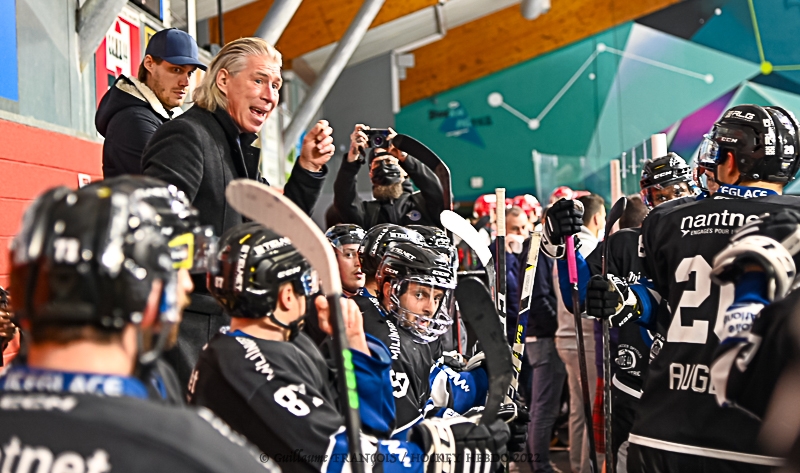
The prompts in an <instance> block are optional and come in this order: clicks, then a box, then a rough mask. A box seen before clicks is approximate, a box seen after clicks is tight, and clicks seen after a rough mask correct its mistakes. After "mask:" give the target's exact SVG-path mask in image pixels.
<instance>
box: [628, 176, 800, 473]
mask: <svg viewBox="0 0 800 473" xmlns="http://www.w3.org/2000/svg"><path fill="white" fill-rule="evenodd" d="M735 196H741V197H735ZM745 196H751V197H755V198H744V197H745ZM665 205H666V204H665ZM787 205H788V206H792V207H800V198H798V197H793V196H779V195H775V193H774V192H772V191H768V190H764V189H757V188H745V187H736V186H723V187H722V188H721V189H720V191H718V192H717V193H716V194H714V195H713V196H712V197H709V198H706V199H702V200H698V201H696V202H691V203H686V204H683V205H677V206H666V207H664V206H659V207H656V208H655V209H654V210H653V211H652V212H651V213H650V215H648V217H647V218H646V219H645V221H644V224H643V227H642V239H641V243H642V244H641V248H640V256H642V257H643V266H644V270H645V275H646V276H647V277H648V278H649V279H650V280H651V281H652V283H653V285H654V287H655V289H656V290H657V291H658V293H659V294H660V295H661V296H662V297H663V298H664V299H666V301H667V303H668V305H669V308H670V310H669V311H659V312H658V317H659V318H661V319H663V320H659V321H658V325H660V326H663V327H665V330H664V333H663V335H664V342H663V346H661V349H660V353H659V355H658V356H657V357H655V359H654V360H653V362H652V363H651V364H650V366H649V372H648V376H647V380H646V381H645V385H644V393H643V395H642V398H641V402H640V404H639V410H638V413H637V418H636V421H635V423H634V426H633V430H632V433H631V436H630V441H631V442H632V443H635V444H639V445H644V446H649V447H653V448H657V449H662V450H668V451H673V452H680V453H687V454H693V455H701V456H707V457H713V458H721V459H727V460H732V461H738V462H745V463H752V464H760V465H777V464H779V463H780V460H779V459H777V458H772V457H767V456H764V455H761V453H760V452H759V450H758V448H757V442H756V436H757V434H758V429H759V427H760V422H758V421H757V420H756V419H754V418H753V417H751V416H748V415H746V414H745V413H743V412H741V411H739V410H735V409H727V408H722V407H720V406H718V405H717V402H716V399H715V392H716V389H715V387H714V385H713V384H712V383H711V381H710V378H709V371H710V366H711V363H712V361H713V355H714V352H715V350H716V349H717V346H718V344H719V341H720V338H721V337H722V333H721V332H722V328H723V325H724V323H723V318H722V317H719V315H720V314H722V313H723V312H724V311H725V310H727V308H728V307H729V306H730V304H731V302H732V301H733V286H732V285H727V286H722V287H719V286H717V285H716V284H714V283H712V281H711V278H710V272H711V263H712V262H713V259H714V256H715V255H716V254H717V253H718V252H719V251H720V250H722V249H723V248H724V247H725V246H726V245H727V244H728V241H729V239H730V235H731V233H732V231H733V230H734V229H736V228H738V227H739V226H741V225H743V224H744V223H746V222H748V221H750V220H752V219H754V218H756V217H757V216H758V215H760V214H763V213H765V212H768V211H770V210H775V209H777V208H780V207H783V206H787ZM662 207H664V208H662Z"/></svg>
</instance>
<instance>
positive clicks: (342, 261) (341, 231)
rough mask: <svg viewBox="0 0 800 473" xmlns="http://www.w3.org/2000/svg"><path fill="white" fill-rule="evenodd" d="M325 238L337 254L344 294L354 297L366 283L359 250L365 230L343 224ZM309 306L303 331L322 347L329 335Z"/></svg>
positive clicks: (312, 308) (311, 306)
mask: <svg viewBox="0 0 800 473" xmlns="http://www.w3.org/2000/svg"><path fill="white" fill-rule="evenodd" d="M325 237H326V238H327V239H328V241H329V242H330V243H331V245H332V246H333V250H334V253H336V262H337V263H338V265H339V276H340V280H341V282H342V293H343V295H344V296H345V297H353V296H354V295H356V294H358V292H359V291H360V290H362V289H363V288H364V283H365V277H364V272H363V271H361V260H360V259H359V257H358V248H359V246H360V245H361V240H363V239H364V230H363V229H362V228H361V227H359V226H358V225H353V224H349V223H341V224H337V225H333V226H332V227H330V228H328V230H327V231H326V232H325ZM308 306H309V307H308V311H307V312H306V319H305V325H304V326H303V330H304V331H305V332H306V333H307V334H308V336H309V337H311V339H312V340H314V343H316V344H317V346H321V345H322V344H323V343H325V341H326V340H327V339H328V334H326V333H325V332H323V331H322V330H320V328H319V322H318V318H317V312H316V308H315V307H314V305H313V304H309V305H308Z"/></svg>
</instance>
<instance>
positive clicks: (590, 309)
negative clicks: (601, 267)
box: [586, 274, 639, 326]
mask: <svg viewBox="0 0 800 473" xmlns="http://www.w3.org/2000/svg"><path fill="white" fill-rule="evenodd" d="M638 307H639V304H638V300H637V299H636V295H635V294H634V293H633V291H631V289H630V288H629V287H628V284H627V283H626V282H625V281H623V280H622V279H620V278H618V277H616V276H614V275H613V274H609V275H608V279H604V278H603V276H601V275H599V274H596V275H594V276H592V278H591V279H589V284H587V286H586V314H587V315H589V316H592V317H596V318H598V319H608V320H609V322H610V323H611V325H612V326H620V325H622V324H624V323H625V322H626V321H627V320H628V319H629V317H628V316H629V315H631V314H635V313H636V311H637V310H638ZM619 315H622V317H619Z"/></svg>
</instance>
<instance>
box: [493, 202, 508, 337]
mask: <svg viewBox="0 0 800 473" xmlns="http://www.w3.org/2000/svg"><path fill="white" fill-rule="evenodd" d="M494 195H495V198H496V200H497V205H496V206H495V213H496V215H497V218H496V219H495V221H496V222H497V238H495V240H494V243H495V245H496V246H495V258H497V269H496V271H497V288H496V290H497V297H496V298H495V302H497V313H498V314H499V315H500V322H501V323H502V324H503V330H505V329H506V313H507V312H506V276H507V274H506V189H505V188H504V187H498V188H497V189H495V190H494Z"/></svg>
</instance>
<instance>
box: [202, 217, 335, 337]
mask: <svg viewBox="0 0 800 473" xmlns="http://www.w3.org/2000/svg"><path fill="white" fill-rule="evenodd" d="M219 248H220V249H219V252H218V253H217V269H216V270H215V271H210V272H209V273H208V290H209V292H211V295H213V296H214V297H215V298H216V299H217V301H219V303H220V304H222V306H223V307H224V308H225V312H226V313H227V314H228V315H230V316H231V317H240V318H246V319H260V318H262V317H269V318H270V320H272V321H273V322H274V323H275V324H277V325H278V326H280V327H283V328H287V329H290V330H292V335H294V334H295V333H296V331H297V330H299V329H300V328H301V327H302V325H301V324H302V318H301V319H300V320H297V321H296V322H293V323H292V324H285V323H283V322H281V321H279V320H278V319H276V318H275V317H274V311H275V308H276V306H277V302H278V291H279V289H280V286H281V285H283V284H284V283H287V282H288V283H291V284H292V286H293V287H294V291H295V293H296V294H297V295H298V296H311V295H313V294H315V293H317V292H318V291H319V287H318V282H317V275H316V272H315V271H314V270H312V269H311V266H310V265H309V264H308V261H306V259H305V258H304V257H303V255H301V254H300V252H298V251H297V249H296V248H295V247H294V246H293V245H292V242H291V240H289V238H287V237H282V236H280V235H278V234H276V233H275V232H273V231H272V230H269V229H267V228H265V227H264V226H262V225H260V224H258V223H253V222H250V223H244V224H241V225H237V226H235V227H233V228H231V229H229V230H228V231H227V232H225V234H223V235H222V237H221V238H220V242H219Z"/></svg>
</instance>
